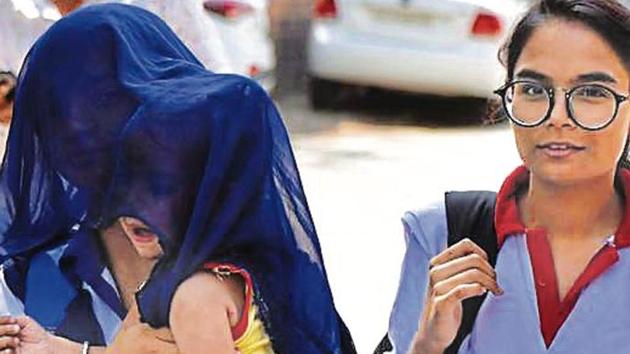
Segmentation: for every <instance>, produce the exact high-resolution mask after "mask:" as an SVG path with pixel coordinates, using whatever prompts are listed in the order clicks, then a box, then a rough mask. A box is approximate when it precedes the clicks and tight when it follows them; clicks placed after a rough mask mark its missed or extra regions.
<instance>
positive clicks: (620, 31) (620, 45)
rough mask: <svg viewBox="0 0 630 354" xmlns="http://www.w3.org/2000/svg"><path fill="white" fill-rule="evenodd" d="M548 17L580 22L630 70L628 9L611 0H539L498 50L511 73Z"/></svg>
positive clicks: (510, 76)
mask: <svg viewBox="0 0 630 354" xmlns="http://www.w3.org/2000/svg"><path fill="white" fill-rule="evenodd" d="M549 19H562V20H566V21H572V22H578V23H581V24H583V25H585V26H587V27H588V28H590V29H592V30H593V31H595V32H597V33H598V34H599V35H600V36H602V38H603V39H604V40H605V41H606V42H608V44H609V45H610V46H611V47H612V49H613V50H614V51H615V52H616V53H617V56H618V57H619V59H620V60H621V61H622V62H623V64H624V65H625V67H626V70H629V71H630V45H629V44H628V41H629V39H630V10H629V9H628V8H627V7H625V6H624V5H622V4H620V3H619V2H617V1H615V0H539V1H538V2H536V3H535V4H534V5H533V6H532V7H531V8H530V9H529V11H527V13H526V14H525V15H524V16H523V17H522V18H521V20H520V21H518V22H517V24H516V26H515V27H514V29H513V30H512V34H511V35H510V36H509V38H508V40H507V41H506V42H505V44H504V45H503V46H502V47H501V49H500V50H499V60H500V61H501V63H502V64H503V66H505V69H506V70H507V78H506V79H507V80H506V81H509V80H511V79H512V78H513V76H514V67H515V66H516V62H517V61H518V58H519V57H520V55H521V52H522V51H523V48H524V47H525V45H526V44H527V40H528V39H529V37H530V36H531V34H532V32H533V31H534V30H535V29H536V28H538V27H539V26H540V25H541V24H542V23H544V22H545V21H546V20H549Z"/></svg>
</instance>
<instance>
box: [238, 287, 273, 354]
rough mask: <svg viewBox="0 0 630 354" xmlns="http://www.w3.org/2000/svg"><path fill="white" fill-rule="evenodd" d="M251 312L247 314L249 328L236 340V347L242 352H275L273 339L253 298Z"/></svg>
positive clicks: (255, 353)
mask: <svg viewBox="0 0 630 354" xmlns="http://www.w3.org/2000/svg"><path fill="white" fill-rule="evenodd" d="M250 301H251V304H250V307H249V313H248V314H247V329H245V332H243V334H242V335H241V336H240V337H239V338H238V339H237V340H236V341H235V342H234V343H235V345H236V349H237V350H238V351H239V352H240V353H241V354H274V353H273V349H272V348H271V341H270V340H269V336H268V335H267V332H265V326H264V325H263V323H262V321H261V320H260V318H258V307H257V306H256V305H255V304H254V302H253V300H251V299H250Z"/></svg>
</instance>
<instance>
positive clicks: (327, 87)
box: [308, 77, 341, 110]
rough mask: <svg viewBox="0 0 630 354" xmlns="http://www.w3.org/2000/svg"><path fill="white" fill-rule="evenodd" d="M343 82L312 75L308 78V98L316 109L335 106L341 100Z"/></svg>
mask: <svg viewBox="0 0 630 354" xmlns="http://www.w3.org/2000/svg"><path fill="white" fill-rule="evenodd" d="M340 96H341V84H339V83H336V82H334V81H329V80H323V79H318V78H315V77H311V78H309V80H308V98H309V101H310V103H311V107H312V108H313V109H315V110H320V109H327V108H333V107H334V106H335V105H336V104H338V103H339V102H341V97H340Z"/></svg>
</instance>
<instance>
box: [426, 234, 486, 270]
mask: <svg viewBox="0 0 630 354" xmlns="http://www.w3.org/2000/svg"><path fill="white" fill-rule="evenodd" d="M471 253H474V254H477V255H479V256H480V257H481V258H483V259H485V260H486V261H487V260H488V255H487V254H486V252H485V251H484V250H483V249H481V247H479V246H477V245H476V244H475V243H474V242H472V241H471V240H470V239H468V238H465V239H463V240H461V241H459V242H458V243H456V244H454V245H453V246H451V247H449V248H447V249H446V250H444V252H442V253H440V254H438V255H437V256H435V257H433V258H432V259H431V263H430V265H431V267H435V266H437V265H440V264H443V263H446V262H448V261H451V260H453V259H456V258H460V257H463V256H466V255H469V254H471Z"/></svg>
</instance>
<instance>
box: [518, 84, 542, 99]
mask: <svg viewBox="0 0 630 354" xmlns="http://www.w3.org/2000/svg"><path fill="white" fill-rule="evenodd" d="M521 93H522V94H524V95H526V96H540V95H544V94H545V89H544V88H542V87H540V86H538V85H523V87H522V88H521Z"/></svg>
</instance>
